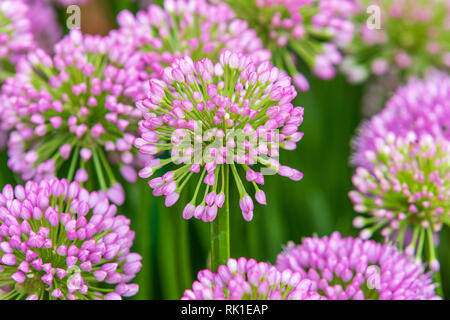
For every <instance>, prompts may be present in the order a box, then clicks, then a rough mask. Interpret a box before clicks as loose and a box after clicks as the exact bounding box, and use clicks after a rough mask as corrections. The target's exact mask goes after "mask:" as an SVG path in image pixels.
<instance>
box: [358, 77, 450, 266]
mask: <svg viewBox="0 0 450 320" xmlns="http://www.w3.org/2000/svg"><path fill="white" fill-rule="evenodd" d="M449 97H450V78H449V77H448V76H446V75H443V74H439V73H433V74H431V75H429V76H427V78H426V79H425V80H424V81H420V80H417V79H414V80H411V81H410V82H409V84H408V85H406V86H405V87H403V88H400V89H398V91H397V93H396V94H394V96H393V97H392V98H391V99H390V100H389V101H388V103H387V105H386V107H385V108H384V109H383V111H382V112H381V113H379V114H378V115H375V116H374V117H373V118H372V119H371V120H370V121H368V122H366V123H365V124H363V126H362V127H361V129H360V130H359V135H358V137H357V138H356V139H355V141H354V147H355V154H354V155H353V162H354V164H356V165H357V166H358V168H357V169H356V173H355V175H354V177H353V183H354V185H355V187H356V189H357V190H355V191H352V192H350V198H351V200H352V201H353V203H354V206H355V210H356V211H357V212H361V213H368V214H369V215H370V217H357V218H356V219H355V220H354V225H355V226H356V227H359V228H363V227H364V229H363V230H362V233H361V235H362V236H364V237H369V236H371V235H372V233H374V232H375V231H376V230H381V233H382V235H384V236H385V237H386V238H387V239H388V240H390V241H394V242H395V243H396V244H397V245H398V246H399V247H400V248H402V249H403V248H406V252H407V253H408V254H413V253H415V254H416V257H417V258H419V259H421V258H423V257H424V256H425V255H424V253H427V255H426V256H427V261H428V262H429V263H430V267H431V268H433V269H438V268H439V264H438V263H437V260H436V257H435V252H434V251H435V250H434V242H435V241H434V240H433V238H434V236H435V234H436V233H437V232H438V231H439V230H440V229H441V227H442V225H443V224H444V223H448V215H449V213H450V204H449V203H450V201H449V200H450V131H449V128H450V100H449Z"/></svg>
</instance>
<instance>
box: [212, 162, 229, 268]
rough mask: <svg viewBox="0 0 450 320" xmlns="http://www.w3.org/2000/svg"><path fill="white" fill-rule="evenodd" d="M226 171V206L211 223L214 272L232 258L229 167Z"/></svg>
mask: <svg viewBox="0 0 450 320" xmlns="http://www.w3.org/2000/svg"><path fill="white" fill-rule="evenodd" d="M222 170H225V176H224V179H225V191H224V193H225V204H224V209H223V210H221V212H219V214H218V215H217V217H216V219H215V220H214V221H213V222H211V267H212V270H213V271H214V272H216V271H217V268H218V267H219V266H220V265H224V264H226V262H227V260H228V259H229V258H230V202H229V196H230V192H229V188H230V172H229V166H228V165H224V167H223V168H222Z"/></svg>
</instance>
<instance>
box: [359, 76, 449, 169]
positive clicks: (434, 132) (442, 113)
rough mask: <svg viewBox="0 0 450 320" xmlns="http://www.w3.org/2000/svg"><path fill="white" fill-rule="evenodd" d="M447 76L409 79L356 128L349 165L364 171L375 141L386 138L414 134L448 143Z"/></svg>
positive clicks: (370, 165) (374, 146)
mask: <svg viewBox="0 0 450 320" xmlns="http://www.w3.org/2000/svg"><path fill="white" fill-rule="evenodd" d="M449 97H450V77H449V76H448V75H445V74H442V73H438V72H431V73H429V74H428V75H427V77H426V78H425V79H424V80H419V79H411V80H410V81H409V83H408V84H407V85H405V86H404V87H401V88H399V89H398V90H397V92H396V93H395V94H394V95H393V96H392V97H391V98H390V99H389V101H388V102H387V103H386V107H385V108H384V109H383V110H382V111H381V112H380V113H379V114H377V115H375V116H374V117H373V118H372V119H371V120H370V121H367V122H365V123H364V124H363V125H362V126H361V128H360V129H359V132H358V136H357V137H356V139H355V140H354V142H353V146H354V150H355V151H354V155H353V158H352V162H353V163H354V164H355V165H357V166H363V167H366V168H368V169H370V168H371V167H372V162H371V161H370V160H369V159H368V158H370V157H371V154H373V152H374V151H375V149H376V144H377V141H378V140H381V141H383V140H385V139H386V136H388V135H395V136H397V137H403V138H405V137H406V136H407V135H408V134H409V132H411V131H412V132H414V134H415V135H416V136H417V138H418V139H420V137H422V136H423V135H431V136H432V137H433V138H442V139H446V140H450V99H449Z"/></svg>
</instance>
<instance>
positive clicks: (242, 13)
mask: <svg viewBox="0 0 450 320" xmlns="http://www.w3.org/2000/svg"><path fill="white" fill-rule="evenodd" d="M226 2H227V3H228V4H230V6H231V7H232V8H233V9H234V10H235V11H236V12H237V13H238V17H240V18H242V19H246V20H247V21H248V22H249V25H250V27H252V28H254V29H255V30H257V32H258V35H259V36H260V37H261V39H262V40H263V42H264V44H265V46H266V48H268V49H270V50H271V51H272V54H273V61H274V63H275V65H276V66H278V67H279V68H284V69H286V70H288V72H289V73H290V74H291V76H293V77H294V80H295V83H296V86H297V87H298V88H299V89H301V90H307V89H308V83H307V82H306V80H305V78H304V77H303V76H302V75H301V74H299V73H298V71H297V69H298V67H297V66H296V64H297V57H298V58H300V59H301V60H302V63H303V64H306V65H307V66H308V67H310V68H312V70H313V72H314V74H315V75H317V76H318V77H320V78H322V79H330V78H333V77H334V76H335V74H336V65H338V64H340V63H341V60H342V56H341V53H340V52H339V49H338V48H339V47H340V46H342V45H344V44H347V43H348V42H350V41H351V40H352V38H353V31H354V26H353V23H352V22H351V16H352V15H353V14H354V13H355V12H357V6H356V4H355V2H354V1H353V0H301V1H298V0H249V1H241V0H227V1H226ZM298 65H301V64H298Z"/></svg>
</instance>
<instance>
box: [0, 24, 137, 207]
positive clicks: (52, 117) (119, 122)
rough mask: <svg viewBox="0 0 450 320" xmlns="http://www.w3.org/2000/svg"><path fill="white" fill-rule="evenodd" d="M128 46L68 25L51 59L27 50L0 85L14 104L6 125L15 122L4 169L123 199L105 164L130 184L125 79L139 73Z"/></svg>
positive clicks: (130, 119) (131, 114) (131, 115)
mask: <svg viewBox="0 0 450 320" xmlns="http://www.w3.org/2000/svg"><path fill="white" fill-rule="evenodd" d="M129 49H130V48H129V47H125V46H117V45H116V44H114V41H113V40H112V39H110V38H108V37H106V38H101V37H99V36H88V35H86V36H82V35H81V33H80V32H79V31H78V30H73V31H72V32H71V33H70V35H68V36H66V37H65V38H64V39H63V40H61V41H60V42H59V43H58V44H57V45H55V56H54V57H53V58H50V57H49V56H47V55H46V54H45V53H44V52H43V51H42V50H36V51H34V52H32V53H30V54H29V55H28V59H27V60H26V61H23V63H21V65H20V68H21V69H20V72H19V73H18V74H17V76H16V77H15V78H13V79H9V80H8V81H7V82H6V83H5V84H4V86H3V94H5V95H7V96H9V97H10V98H11V99H10V101H12V103H13V107H12V108H13V111H14V112H13V113H11V112H8V117H7V118H5V119H3V122H4V123H7V124H8V125H14V126H15V130H14V131H13V132H11V134H10V138H9V141H8V155H9V157H10V158H9V161H8V165H9V167H10V168H11V169H12V170H13V171H14V172H17V173H19V174H21V176H22V178H23V179H24V180H28V179H35V180H37V181H39V180H41V179H43V178H48V177H52V176H54V175H55V174H56V175H58V176H66V177H68V178H69V180H72V179H73V178H75V180H76V181H78V182H80V183H84V182H86V180H87V179H88V175H89V174H91V173H92V172H93V171H94V170H95V175H92V174H91V175H90V177H91V179H90V184H91V182H92V186H93V188H98V189H103V190H108V189H109V195H110V198H111V200H112V201H114V202H115V203H118V204H121V203H122V202H123V190H122V188H121V186H120V184H118V183H117V180H116V178H115V174H114V171H113V169H112V167H111V163H113V164H117V165H118V166H120V171H121V174H122V175H123V176H124V178H125V179H127V180H129V181H135V179H136V178H137V175H136V172H135V171H134V169H133V165H134V164H135V163H136V162H137V161H138V159H137V158H136V157H135V155H134V154H133V152H132V143H133V140H134V138H135V137H134V134H135V132H136V131H137V119H138V118H141V116H142V114H141V112H140V111H139V110H137V109H136V108H135V106H134V103H133V99H132V97H134V96H135V93H134V91H133V89H130V86H129V83H133V82H134V81H136V78H137V76H138V74H137V72H136V70H135V68H134V66H133V63H134V62H133V60H132V59H130V58H129V57H130V50H129Z"/></svg>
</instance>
